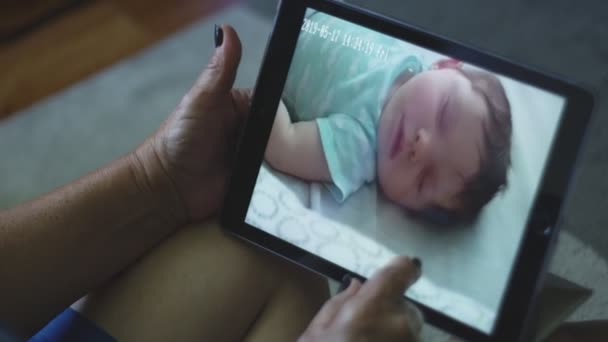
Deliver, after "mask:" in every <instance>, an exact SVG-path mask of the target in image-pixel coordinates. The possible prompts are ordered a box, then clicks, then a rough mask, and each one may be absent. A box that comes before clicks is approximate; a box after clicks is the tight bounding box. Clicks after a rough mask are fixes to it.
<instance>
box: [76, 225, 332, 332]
mask: <svg viewBox="0 0 608 342" xmlns="http://www.w3.org/2000/svg"><path fill="white" fill-rule="evenodd" d="M327 297H328V290H327V282H326V280H325V279H324V278H322V277H319V276H317V275H314V274H313V273H311V272H308V271H306V270H304V269H302V268H299V267H297V266H295V265H292V264H291V263H288V262H286V261H284V260H282V259H280V258H278V257H276V256H273V255H270V254H269V253H266V252H264V251H262V250H260V249H258V248H256V247H253V246H251V245H249V244H246V243H245V242H242V241H240V240H238V239H236V238H234V237H232V236H228V235H225V234H224V233H223V232H222V231H221V230H220V229H219V227H218V225H217V223H214V222H209V223H205V224H201V225H194V226H190V227H187V228H184V229H182V230H180V231H178V232H177V233H176V234H175V235H173V236H172V237H170V238H169V239H167V240H166V241H164V242H163V243H162V244H161V245H159V246H157V247H156V248H154V249H153V250H152V251H150V252H149V253H148V254H147V255H146V256H144V257H143V258H142V259H141V260H139V261H138V262H137V263H135V264H134V265H132V266H131V267H130V268H129V269H127V270H125V271H124V272H123V273H122V274H120V275H119V276H117V277H116V278H115V279H113V280H112V281H111V282H110V283H108V285H107V286H106V287H105V288H103V289H101V290H99V291H97V292H95V293H93V294H91V295H89V296H88V297H87V299H86V301H85V302H83V303H82V305H81V306H80V308H79V311H80V312H81V313H82V314H83V315H85V316H86V317H88V318H89V319H91V320H92V321H94V322H95V323H97V324H98V325H99V326H100V327H101V328H103V329H104V330H106V331H107V332H108V333H109V334H111V335H112V336H114V337H116V338H117V339H118V340H119V341H131V340H146V341H166V340H179V341H194V340H197V341H200V340H215V341H231V340H234V341H236V340H243V339H248V340H251V341H253V340H269V341H270V340H293V339H295V337H296V336H298V335H299V334H300V333H301V332H302V331H303V329H304V328H305V327H306V325H307V324H308V322H309V321H310V319H311V318H312V317H313V315H314V314H315V313H316V311H317V310H318V309H319V308H320V306H321V305H322V303H323V302H324V301H325V300H326V299H327Z"/></svg>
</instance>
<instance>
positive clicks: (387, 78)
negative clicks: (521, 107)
mask: <svg viewBox="0 0 608 342" xmlns="http://www.w3.org/2000/svg"><path fill="white" fill-rule="evenodd" d="M309 20H310V22H311V23H312V22H313V21H314V23H316V25H325V28H326V29H331V30H332V31H333V32H336V30H339V33H340V34H339V35H337V34H334V36H333V38H335V39H330V38H328V37H327V36H325V37H324V36H323V35H320V34H318V33H317V32H316V30H308V31H304V30H303V31H302V33H301V35H300V38H299V40H298V45H297V47H296V51H295V54H294V57H293V61H292V65H291V69H290V71H289V74H288V79H287V82H286V86H285V90H284V93H283V98H282V101H281V103H280V105H279V108H278V111H277V114H276V117H275V122H274V125H273V128H272V132H271V136H270V140H269V142H268V145H267V148H266V153H265V159H266V161H267V163H269V164H270V165H271V166H272V167H273V168H275V169H277V170H279V171H281V172H284V173H287V174H290V175H292V176H295V177H298V178H301V179H303V180H307V181H318V182H324V183H325V184H326V185H327V187H328V189H329V191H330V192H331V194H332V195H333V197H334V198H335V199H336V200H337V201H339V202H343V201H345V200H346V199H347V198H348V197H349V196H350V195H351V194H353V193H354V192H355V191H357V190H358V189H359V188H360V187H361V186H363V185H364V184H366V183H369V182H373V181H377V182H378V185H379V188H380V189H381V191H382V193H383V194H384V195H385V197H386V198H387V199H388V200H390V201H392V202H394V203H395V204H397V205H399V206H401V207H403V208H405V209H407V211H408V212H410V213H413V214H419V216H421V217H423V218H429V219H431V220H434V219H436V221H438V222H440V223H451V222H452V221H462V220H470V219H473V218H475V217H476V216H477V214H478V213H479V212H480V210H481V209H482V208H483V207H484V206H485V205H486V204H487V203H488V202H489V201H490V200H491V199H492V198H493V197H494V195H495V194H496V193H498V192H499V191H500V190H501V189H503V188H504V187H505V186H506V182H507V170H508V168H509V165H510V147H511V130H512V125H511V114H510V106H509V101H508V99H507V97H506V95H505V91H504V89H503V87H502V85H501V83H500V81H499V80H498V78H496V77H495V76H493V75H491V74H490V73H488V72H485V71H481V70H472V69H469V68H465V67H463V65H462V63H461V62H458V61H455V60H449V59H444V60H439V61H437V62H435V63H433V64H432V65H431V67H430V68H426V69H427V70H425V68H424V67H423V66H422V62H421V60H420V58H417V57H415V56H414V54H413V52H414V51H405V50H404V46H405V45H400V44H396V41H395V40H394V39H393V38H390V37H387V36H384V35H380V34H378V33H376V32H373V31H370V30H368V29H365V28H363V27H360V26H358V25H354V24H351V23H348V22H346V21H343V20H340V19H337V18H333V17H331V16H328V15H325V14H322V13H315V14H314V15H313V16H311V17H309ZM339 37H349V39H345V38H343V39H339ZM353 39H355V40H354V41H353ZM446 221H448V222H446Z"/></svg>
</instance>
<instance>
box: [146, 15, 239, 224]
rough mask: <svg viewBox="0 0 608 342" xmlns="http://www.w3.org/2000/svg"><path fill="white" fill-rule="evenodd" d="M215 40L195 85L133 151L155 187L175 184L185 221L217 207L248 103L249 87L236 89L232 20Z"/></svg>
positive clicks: (236, 49) (236, 50) (179, 210)
mask: <svg viewBox="0 0 608 342" xmlns="http://www.w3.org/2000/svg"><path fill="white" fill-rule="evenodd" d="M216 45H218V47H217V48H216V50H215V53H214V55H213V57H212V58H211V60H210V62H209V64H208V65H207V67H206V68H205V70H204V71H203V72H202V73H201V75H200V76H199V77H198V79H197V81H196V83H195V84H194V86H193V87H192V89H190V91H189V92H188V93H187V94H186V95H185V96H184V97H183V98H182V100H181V102H180V103H179V105H178V106H177V108H176V109H175V111H174V112H173V113H172V114H171V116H170V117H169V118H168V119H167V120H166V121H165V123H164V124H163V125H162V126H161V128H160V129H159V130H158V131H157V132H156V133H155V134H154V135H153V136H152V137H150V138H149V139H148V140H147V141H146V142H145V143H144V144H143V145H142V146H140V147H139V148H138V149H137V151H136V153H135V155H136V157H137V159H138V160H139V163H140V164H142V166H143V167H142V169H143V170H144V173H145V174H146V175H147V176H146V177H147V178H148V179H147V180H146V182H148V183H149V184H151V186H152V187H154V184H157V183H158V182H162V183H163V184H167V182H169V183H170V184H171V186H172V187H173V188H174V193H175V194H176V196H173V198H176V199H177V201H179V202H180V203H177V204H175V203H172V204H169V206H170V207H172V208H174V210H173V211H174V214H175V215H177V216H179V217H178V220H179V221H182V222H184V221H186V222H187V221H195V220H201V219H204V218H206V217H208V216H210V215H211V214H213V213H214V211H215V210H217V209H218V207H219V205H220V202H221V200H222V198H223V194H224V190H225V185H226V180H227V177H228V176H229V174H230V170H229V162H230V161H231V157H232V155H233V153H234V150H235V147H236V142H237V139H238V131H239V127H240V126H241V124H242V123H243V121H244V118H245V116H246V114H247V112H248V108H249V97H250V93H249V91H247V90H234V89H232V86H233V83H234V79H235V77H236V72H237V68H238V65H239V62H240V58H241V43H240V41H239V38H238V35H237V34H236V32H235V31H234V29H233V28H232V27H230V26H223V27H221V28H219V27H218V28H217V29H216ZM158 177H160V178H163V179H157V178H158ZM169 197H171V196H169Z"/></svg>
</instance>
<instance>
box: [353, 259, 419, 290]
mask: <svg viewBox="0 0 608 342" xmlns="http://www.w3.org/2000/svg"><path fill="white" fill-rule="evenodd" d="M419 264H420V262H419V261H417V262H415V261H413V259H411V258H409V257H406V256H398V257H396V258H394V259H393V260H392V261H391V262H390V263H389V264H388V265H386V266H385V267H383V268H381V269H380V270H378V271H377V272H376V273H375V274H374V275H373V276H372V277H371V278H370V279H369V280H368V281H367V282H366V283H365V284H364V285H363V286H362V288H361V291H360V295H361V297H365V298H366V300H371V301H376V300H379V299H386V298H400V297H402V296H403V293H404V292H405V290H406V289H407V288H408V287H409V286H411V285H412V284H413V283H414V282H416V280H418V278H419V277H420V273H421V270H420V267H419Z"/></svg>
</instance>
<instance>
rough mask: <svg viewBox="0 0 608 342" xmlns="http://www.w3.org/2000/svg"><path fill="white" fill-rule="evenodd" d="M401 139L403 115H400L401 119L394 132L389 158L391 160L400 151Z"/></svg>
mask: <svg viewBox="0 0 608 342" xmlns="http://www.w3.org/2000/svg"><path fill="white" fill-rule="evenodd" d="M402 141H403V115H401V119H400V120H399V126H397V134H395V138H394V139H393V144H392V145H391V154H390V156H389V157H390V159H391V160H393V159H395V157H396V156H397V155H398V154H399V152H401V147H402V144H401V142H402Z"/></svg>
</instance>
